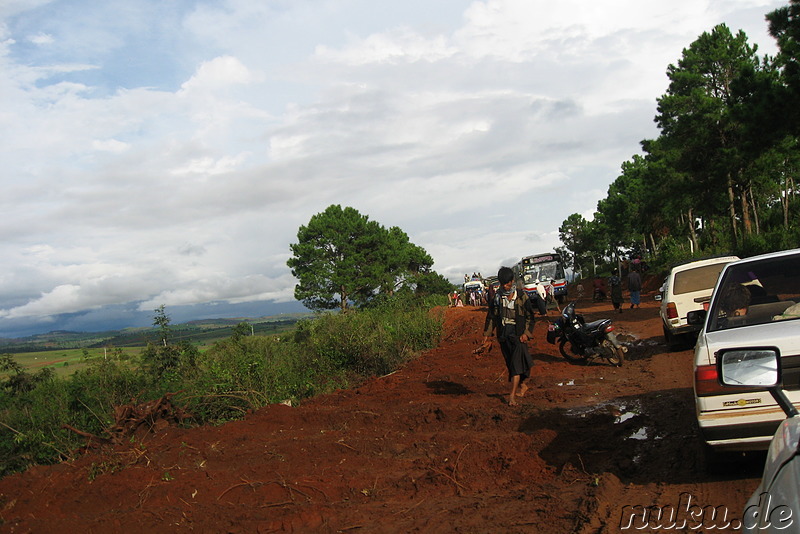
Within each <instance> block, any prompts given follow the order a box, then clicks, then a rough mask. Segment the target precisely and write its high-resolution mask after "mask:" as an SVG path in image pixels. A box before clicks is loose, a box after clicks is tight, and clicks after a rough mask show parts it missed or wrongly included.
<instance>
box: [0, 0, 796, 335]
mask: <svg viewBox="0 0 800 534" xmlns="http://www.w3.org/2000/svg"><path fill="white" fill-rule="evenodd" d="M781 5H783V3H781V2H774V1H762V0H738V1H735V2H734V1H730V0H726V1H724V2H723V1H710V0H706V1H696V0H678V1H675V2H668V3H665V2H651V1H644V2H643V1H641V0H620V1H615V2H602V3H601V2H578V1H574V0H572V1H561V2H549V1H544V0H486V1H482V2H478V1H475V2H468V1H456V0H442V2H441V3H437V4H436V7H435V8H432V7H431V4H430V3H429V2H422V1H419V0H413V1H410V2H405V3H403V4H402V5H392V6H386V5H382V4H381V3H375V2H367V1H366V0H354V1H335V0H316V1H312V0H298V1H293V2H283V1H277V0H276V1H270V2H259V3H254V2H248V1H245V0H228V1H221V0H215V1H212V2H203V3H199V2H193V1H190V0H177V1H175V2H168V3H165V2H160V1H157V0H149V1H142V2H135V3H130V2H125V1H123V0H116V1H110V2H102V3H97V4H96V5H95V7H94V8H93V9H92V10H86V9H81V8H80V7H79V6H76V5H74V3H73V2H69V1H67V0H52V1H50V2H44V1H33V0H29V1H26V0H16V1H14V2H10V3H4V4H3V7H0V69H2V71H3V73H4V76H3V77H1V78H0V124H1V125H2V128H1V129H0V160H2V164H3V165H2V168H3V172H2V175H1V176H2V185H3V191H4V194H3V196H2V200H0V208H2V210H3V213H4V220H5V222H4V223H3V225H0V237H1V238H2V239H0V253H1V254H2V257H3V258H4V260H5V261H4V269H3V272H2V273H0V333H2V332H3V321H4V320H9V319H17V320H20V319H24V318H26V317H29V318H31V320H34V319H35V318H47V317H50V316H55V315H58V314H65V313H77V312H82V311H84V310H92V309H95V310H97V309H103V307H105V306H113V305H124V304H128V303H136V305H137V306H138V307H139V308H140V309H152V308H155V307H156V306H158V305H160V304H165V305H167V306H168V307H169V306H179V305H193V304H202V303H207V302H215V301H226V302H233V303H236V302H248V301H258V300H264V301H274V302H288V301H291V300H292V298H293V297H292V291H293V286H294V284H295V281H294V280H293V278H292V277H291V275H290V274H289V271H288V269H287V267H286V259H287V258H288V256H289V248H288V247H289V243H291V242H294V241H295V239H296V232H297V228H298V226H299V225H301V224H305V223H307V222H308V220H309V218H310V217H311V216H312V215H313V214H315V213H318V212H320V211H322V210H324V209H325V208H326V207H327V206H328V205H330V204H332V203H338V204H342V205H348V206H353V207H355V208H356V209H358V210H359V211H361V212H362V213H364V214H367V215H369V216H370V218H371V219H373V220H377V221H379V222H380V223H382V224H384V225H385V226H399V227H400V228H402V229H403V230H405V231H406V232H407V233H408V234H409V236H410V238H411V240H412V241H413V242H414V243H416V244H418V245H420V246H422V247H424V248H425V249H426V250H427V251H428V252H429V253H430V254H431V255H432V256H433V258H434V259H435V261H436V263H435V265H434V268H436V269H437V270H438V271H439V272H441V273H443V274H445V275H446V276H448V277H450V278H451V279H453V280H457V279H458V277H459V276H460V275H462V274H463V273H465V272H472V271H475V270H481V271H483V272H484V273H488V272H492V271H494V270H496V269H497V267H498V266H499V265H500V264H501V263H502V262H507V261H510V260H511V259H513V258H518V257H520V256H522V255H525V254H530V253H535V252H540V251H547V250H552V248H553V247H554V246H557V245H558V244H559V243H558V227H559V225H560V224H561V222H562V221H563V220H564V219H565V218H566V217H567V216H568V215H569V214H571V213H575V212H578V213H586V212H591V211H592V210H593V208H594V206H595V205H596V202H597V200H598V199H599V198H600V197H601V196H603V195H604V193H605V190H606V188H607V187H608V184H610V183H611V181H613V179H614V178H616V176H617V175H618V171H619V167H620V164H621V163H622V162H623V161H625V160H627V159H629V158H630V157H631V156H632V155H633V154H636V153H638V152H639V145H638V143H639V141H640V140H642V139H644V138H648V137H653V136H655V135H656V134H657V132H656V130H655V128H654V125H653V117H654V114H655V99H656V98H657V97H658V96H660V95H661V94H663V92H664V91H665V90H666V85H667V79H666V76H665V74H664V73H665V71H666V68H667V65H668V64H669V63H671V62H675V61H677V59H678V58H679V57H680V54H681V50H682V49H683V48H684V47H687V46H688V45H689V44H690V43H691V42H692V41H693V40H694V39H696V38H697V36H698V35H699V34H700V33H702V32H703V31H708V30H710V29H711V28H712V27H713V26H714V25H715V24H717V23H720V22H727V23H728V24H729V26H730V27H731V28H732V29H733V30H734V31H736V30H738V29H744V30H745V31H746V32H747V34H748V35H749V36H750V40H751V42H756V43H758V44H759V45H760V46H761V52H764V51H774V43H773V42H772V40H771V39H770V38H769V37H767V35H766V23H765V22H764V15H765V14H766V13H767V12H769V11H771V10H773V9H775V8H777V7H780V6H781Z"/></svg>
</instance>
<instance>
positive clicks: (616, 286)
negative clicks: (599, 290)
mask: <svg viewBox="0 0 800 534" xmlns="http://www.w3.org/2000/svg"><path fill="white" fill-rule="evenodd" d="M608 285H610V286H611V304H613V305H614V309H615V310H616V311H618V312H619V313H622V280H620V278H619V271H618V270H617V269H614V270H613V271H611V277H610V278H609V279H608Z"/></svg>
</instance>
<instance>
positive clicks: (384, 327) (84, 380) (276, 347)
mask: <svg viewBox="0 0 800 534" xmlns="http://www.w3.org/2000/svg"><path fill="white" fill-rule="evenodd" d="M445 303H446V299H444V297H427V298H424V297H421V296H416V295H413V294H411V293H410V292H403V294H397V295H394V296H392V297H388V298H380V299H377V301H375V302H372V303H371V304H370V305H369V306H366V307H363V308H361V309H359V310H358V311H357V312H350V313H323V314H319V315H317V316H316V317H315V318H313V319H304V320H301V321H300V322H299V323H298V324H297V327H296V328H295V329H294V330H292V331H289V332H284V333H283V334H281V335H253V333H254V332H253V329H251V327H250V325H249V324H247V323H244V322H243V323H240V324H239V325H237V326H236V327H234V328H233V331H232V333H231V335H230V336H229V337H227V338H224V339H221V340H218V341H216V342H214V343H213V344H212V345H211V346H209V347H208V348H207V349H206V350H204V351H202V352H201V351H200V350H198V347H197V345H194V344H191V343H187V342H185V341H182V340H177V341H176V340H175V339H173V335H172V334H173V333H172V329H171V324H170V320H169V317H168V316H167V314H166V313H165V310H164V308H163V307H161V308H159V309H158V310H156V315H155V321H154V324H156V325H158V329H157V336H155V339H153V340H152V342H151V343H149V344H148V345H147V347H146V348H145V349H144V350H142V351H141V353H140V354H135V355H131V354H130V353H128V352H124V351H122V350H114V351H110V352H106V353H105V354H104V357H94V358H90V359H87V360H85V361H84V363H83V367H82V368H81V369H79V370H77V371H75V372H73V373H72V374H70V375H66V376H59V375H58V374H57V373H56V371H55V369H54V368H52V367H47V368H41V369H38V370H33V369H31V368H26V367H24V366H23V365H21V364H20V363H19V362H18V361H17V359H16V358H15V357H13V356H11V355H9V354H5V355H3V356H2V357H0V372H2V373H3V375H2V376H3V378H0V475H7V474H10V473H13V472H17V471H21V470H24V469H26V468H28V467H29V466H32V465H35V464H48V463H53V462H58V461H62V460H64V459H68V458H71V457H72V456H73V454H74V451H76V450H77V449H78V448H79V447H81V446H84V445H85V444H86V442H87V439H86V437H85V436H82V435H79V434H78V433H76V432H75V431H74V430H72V429H77V430H80V431H81V432H83V433H85V434H91V435H95V436H106V437H107V436H108V432H107V431H108V429H109V428H110V427H112V426H113V425H114V424H115V408H118V407H120V406H124V405H130V404H143V403H146V402H149V401H153V400H156V399H159V398H161V397H164V396H165V395H169V396H170V400H171V401H172V402H173V403H174V404H175V405H176V406H179V407H180V408H181V409H182V410H183V411H185V412H187V413H189V414H191V417H190V419H188V420H187V421H186V424H191V425H202V424H219V423H223V422H225V421H230V420H234V419H238V418H241V417H243V416H244V415H245V414H246V413H247V412H248V411H249V410H253V409H257V408H260V407H263V406H265V405H268V404H272V403H278V402H286V401H289V402H290V403H298V402H302V401H303V399H307V398H309V397H311V396H314V395H317V394H320V393H325V392H329V391H332V390H335V389H338V388H345V387H350V386H352V385H354V384H358V383H359V382H361V381H363V380H364V379H365V378H367V377H370V376H375V375H383V374H387V373H390V372H392V371H393V370H394V369H396V368H397V367H398V366H399V365H402V364H403V363H404V362H406V361H408V359H410V358H412V357H413V356H414V355H415V354H416V353H418V352H419V351H421V350H424V349H427V348H430V347H433V346H435V344H436V343H437V342H438V340H439V337H440V335H441V327H442V321H443V317H442V315H441V314H437V313H435V312H432V311H431V310H432V309H433V308H434V307H435V306H436V305H442V304H445ZM67 427H71V428H67Z"/></svg>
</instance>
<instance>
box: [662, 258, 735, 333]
mask: <svg viewBox="0 0 800 534" xmlns="http://www.w3.org/2000/svg"><path fill="white" fill-rule="evenodd" d="M738 259H739V257H738V256H716V257H713V258H706V259H702V260H692V261H688V262H684V263H679V264H678V265H675V266H674V267H672V269H671V270H670V272H669V275H668V276H667V279H666V280H664V285H663V286H661V310H660V312H659V313H660V315H661V322H662V326H663V328H664V341H665V342H666V343H667V345H668V346H669V347H670V348H673V347H675V346H677V345H679V344H680V342H682V341H691V342H692V343H694V340H695V336H696V334H697V332H699V331H700V326H699V325H692V324H689V323H688V322H687V320H686V316H687V314H688V313H689V312H690V311H695V310H702V309H704V306H705V305H707V304H708V302H709V301H710V300H711V292H712V291H713V289H714V284H716V283H717V277H718V276H719V273H720V271H722V268H723V267H725V265H727V264H729V263H730V262H732V261H736V260H738Z"/></svg>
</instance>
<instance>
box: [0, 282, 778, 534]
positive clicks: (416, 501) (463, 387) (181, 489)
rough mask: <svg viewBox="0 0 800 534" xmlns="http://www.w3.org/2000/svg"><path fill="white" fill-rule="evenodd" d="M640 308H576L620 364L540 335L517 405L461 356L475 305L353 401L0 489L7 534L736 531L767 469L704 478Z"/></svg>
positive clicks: (466, 351)
mask: <svg viewBox="0 0 800 534" xmlns="http://www.w3.org/2000/svg"><path fill="white" fill-rule="evenodd" d="M643 301H644V304H643V307H642V308H641V309H639V310H629V309H627V308H626V309H625V310H624V312H623V313H622V314H612V313H611V311H610V309H611V305H610V304H609V303H599V304H592V303H591V302H590V300H589V299H587V298H584V299H583V300H581V301H580V302H579V306H578V308H579V311H581V312H583V313H584V314H585V315H586V317H587V319H589V320H592V319H596V318H600V317H612V318H613V319H614V321H615V324H616V325H617V327H618V334H620V333H621V339H622V340H623V341H624V342H626V343H627V344H628V345H629V347H630V349H629V352H628V360H627V361H626V362H625V365H624V366H623V367H622V368H614V367H611V366H609V365H607V364H600V363H598V364H594V365H587V366H578V365H572V364H570V363H568V362H566V361H565V360H564V359H563V358H562V357H561V356H560V355H559V354H558V348H557V347H555V346H553V345H549V344H547V343H546V341H545V339H544V337H545V331H546V322H545V321H540V322H539V323H537V325H536V329H537V337H536V339H535V340H534V341H532V342H530V343H529V347H530V350H531V353H532V355H533V358H534V362H535V368H534V369H533V371H532V377H531V381H530V385H531V388H530V390H529V391H528V393H527V395H526V396H525V398H524V399H522V402H521V405H520V406H519V407H509V406H508V405H507V404H506V396H505V395H506V393H507V390H508V383H507V381H506V378H507V377H506V375H505V370H504V365H503V363H502V357H501V356H500V353H499V350H498V348H497V347H495V349H494V351H492V352H491V353H489V354H486V355H482V356H481V357H476V356H474V355H473V354H472V350H473V349H474V348H475V347H476V346H477V345H476V342H477V340H478V339H479V334H478V332H479V331H480V329H481V326H482V323H483V317H484V310H483V309H481V308H469V307H467V308H458V309H450V310H448V311H447V319H446V328H445V330H446V331H445V337H444V339H443V341H442V343H441V344H440V346H439V347H438V348H436V349H434V350H432V351H429V352H428V353H426V354H424V355H422V356H421V357H420V358H418V359H417V360H415V361H413V362H411V363H409V364H408V365H406V366H405V367H404V368H403V369H401V370H399V371H397V372H396V373H394V374H392V375H389V376H385V377H382V378H376V379H374V380H371V381H370V382H368V383H367V384H365V385H364V386H362V387H360V388H358V389H357V390H354V391H340V392H336V393H334V394H330V395H325V396H321V397H318V398H316V399H313V400H310V401H307V402H305V403H303V404H302V405H301V406H295V407H287V406H282V405H276V406H270V407H269V408H266V409H263V410H260V411H258V412H256V413H253V414H251V415H250V416H248V417H247V418H246V419H245V420H244V421H240V422H236V423H232V424H227V425H224V426H221V427H217V428H196V429H189V430H187V429H179V428H174V427H170V428H160V429H158V430H157V431H156V432H155V433H153V434H149V435H147V436H145V437H144V438H143V439H142V440H140V441H136V442H132V443H131V444H130V445H129V446H127V447H126V448H124V449H117V450H110V451H106V452H104V453H103V454H97V453H92V454H88V455H85V456H83V457H82V458H80V459H79V460H78V461H76V462H74V463H68V464H67V463H65V464H61V465H57V466H51V467H40V468H34V469H32V470H30V471H28V472H27V473H24V474H21V475H15V476H12V477H7V478H5V479H3V480H0V518H1V519H2V524H0V531H2V532H41V533H51V532H58V533H59V534H68V533H73V532H75V533H77V532H80V533H90V532H126V533H135V532H208V533H212V532H213V533H216V532H242V533H250V532H392V533H394V532H415V531H416V532H487V533H488V532H491V533H500V532H502V533H512V532H547V533H550V532H553V533H556V532H558V533H560V532H576V533H582V534H588V533H610V532H626V531H627V532H660V531H663V530H666V531H668V532H676V531H677V532H690V531H691V532H698V531H700V532H707V531H711V532H733V531H734V529H733V528H722V527H724V525H725V524H726V523H728V522H730V521H731V520H733V519H737V518H739V517H741V513H742V508H743V505H744V503H745V501H746V499H747V497H748V496H749V494H750V493H751V492H752V491H753V490H754V488H755V487H756V485H757V482H758V478H759V477H760V474H761V473H760V470H761V465H763V456H760V457H759V455H754V456H751V457H747V458H744V459H743V461H742V462H740V463H738V464H737V466H736V468H735V469H736V470H737V471H738V473H737V474H735V475H732V476H728V477H724V476H710V475H708V474H706V473H705V470H704V466H703V460H702V456H701V454H700V448H699V446H698V443H697V436H696V430H695V425H694V415H693V414H694V407H693V401H692V390H691V350H690V349H688V348H687V350H684V351H681V352H672V353H670V352H668V351H667V349H666V347H665V346H664V345H663V339H662V337H661V326H660V323H659V322H658V315H657V307H656V305H657V303H656V302H655V301H653V298H652V294H645V295H644V297H643ZM551 313H555V312H551ZM551 319H553V317H551ZM689 499H691V500H690V501H689ZM626 506H627V508H625V507H626ZM648 506H651V507H652V506H655V507H660V508H662V510H663V511H665V512H667V514H666V517H665V518H664V522H663V523H662V524H661V525H660V527H661V528H659V524H658V522H657V521H655V519H654V517H655V516H654V515H653V514H651V516H649V519H648V520H647V524H646V525H645V524H644V522H643V520H642V512H643V508H642V507H648ZM669 506H673V507H674V508H676V509H677V513H676V515H675V516H674V517H673V519H674V520H675V521H676V522H677V525H676V524H675V523H674V522H673V523H670V522H669V511H670V509H669V508H668V507H669ZM637 507H638V508H637ZM703 507H714V508H716V511H717V513H718V514H719V513H720V512H722V511H725V510H727V513H728V516H727V518H722V517H719V515H718V516H717V517H716V518H711V517H710V514H709V509H708V508H707V509H706V510H705V512H704V511H703ZM633 512H638V514H639V515H638V516H636V517H635V518H634V520H633V521H632V522H631V521H629V519H630V518H631V517H632V513H633ZM691 512H693V513H694V515H691ZM684 520H685V521H687V523H686V526H685V529H681V528H679V527H680V525H681V521H684ZM701 520H702V521H704V524H703V528H700V529H699V530H698V529H697V528H696V527H697V526H699V521H701ZM628 525H630V528H625V527H626V526H628ZM670 526H671V527H672V528H668V527H670ZM731 526H732V527H733V526H736V523H735V522H733V524H732V525H731ZM635 527H639V529H637V528H635ZM642 527H647V528H642ZM691 527H695V528H694V529H693V530H692V529H691ZM712 527H713V528H712Z"/></svg>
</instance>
